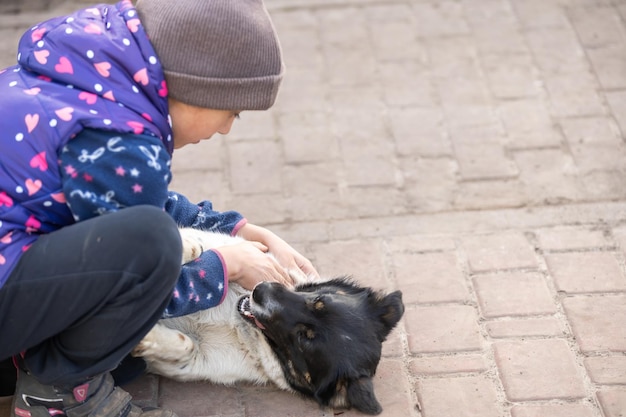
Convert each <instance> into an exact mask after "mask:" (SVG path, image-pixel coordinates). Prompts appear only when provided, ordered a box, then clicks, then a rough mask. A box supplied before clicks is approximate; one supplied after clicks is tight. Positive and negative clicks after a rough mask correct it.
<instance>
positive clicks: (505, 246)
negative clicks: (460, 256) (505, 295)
mask: <svg viewBox="0 0 626 417" xmlns="http://www.w3.org/2000/svg"><path fill="white" fill-rule="evenodd" d="M463 247H464V248H465V251H466V252H467V258H468V260H469V266H470V269H471V270H472V272H483V271H491V270H497V269H512V268H536V267H537V260H536V258H535V253H534V251H533V248H532V246H531V245H530V243H529V242H528V240H527V239H526V237H525V236H524V235H523V234H521V233H502V234H495V235H483V236H468V237H466V238H464V239H463Z"/></svg>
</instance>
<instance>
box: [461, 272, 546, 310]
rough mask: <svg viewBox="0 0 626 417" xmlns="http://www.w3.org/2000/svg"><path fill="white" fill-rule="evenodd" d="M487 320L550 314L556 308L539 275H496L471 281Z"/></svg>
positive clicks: (501, 273)
mask: <svg viewBox="0 0 626 417" xmlns="http://www.w3.org/2000/svg"><path fill="white" fill-rule="evenodd" d="M473 282H474V288H475V289H476V294H477V296H478V302H479V306H480V310H481V312H482V315H483V316H484V317H486V318H492V317H502V316H524V315H533V314H534V315H539V314H553V313H555V312H556V307H555V305H554V301H553V299H552V295H551V294H550V291H549V290H548V287H547V285H546V282H545V278H544V277H543V275H542V274H540V273H534V272H532V273H524V272H498V273H493V274H486V275H479V276H475V277H474V278H473Z"/></svg>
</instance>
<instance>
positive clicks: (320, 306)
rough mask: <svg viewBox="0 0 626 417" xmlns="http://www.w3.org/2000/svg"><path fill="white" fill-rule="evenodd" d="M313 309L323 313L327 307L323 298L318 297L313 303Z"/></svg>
mask: <svg viewBox="0 0 626 417" xmlns="http://www.w3.org/2000/svg"><path fill="white" fill-rule="evenodd" d="M310 305H311V308H312V309H313V310H315V311H322V310H324V307H326V305H325V304H324V300H322V297H317V298H315V299H314V300H313V301H312V302H311V304H310Z"/></svg>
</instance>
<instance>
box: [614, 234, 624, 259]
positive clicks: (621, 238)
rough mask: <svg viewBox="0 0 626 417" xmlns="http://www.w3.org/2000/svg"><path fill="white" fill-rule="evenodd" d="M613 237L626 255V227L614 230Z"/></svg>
mask: <svg viewBox="0 0 626 417" xmlns="http://www.w3.org/2000/svg"><path fill="white" fill-rule="evenodd" d="M613 237H614V238H615V241H616V242H617V244H618V245H619V247H620V248H621V249H622V254H624V256H626V227H621V228H617V229H614V230H613Z"/></svg>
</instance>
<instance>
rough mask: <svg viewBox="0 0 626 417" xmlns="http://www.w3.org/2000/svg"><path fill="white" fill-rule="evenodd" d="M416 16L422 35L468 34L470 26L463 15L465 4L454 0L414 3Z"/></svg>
mask: <svg viewBox="0 0 626 417" xmlns="http://www.w3.org/2000/svg"><path fill="white" fill-rule="evenodd" d="M413 10H414V14H415V16H417V18H418V19H419V22H420V24H419V25H418V26H417V30H418V34H419V36H421V37H425V38H431V37H443V36H453V35H461V34H467V33H469V32H470V30H469V27H468V25H467V23H466V21H465V19H464V16H463V6H462V5H461V4H460V3H458V2H454V1H448V0H444V1H441V2H438V4H434V3H430V2H428V3H426V2H424V3H416V4H413Z"/></svg>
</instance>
